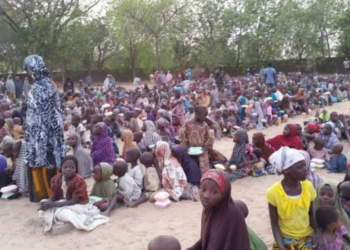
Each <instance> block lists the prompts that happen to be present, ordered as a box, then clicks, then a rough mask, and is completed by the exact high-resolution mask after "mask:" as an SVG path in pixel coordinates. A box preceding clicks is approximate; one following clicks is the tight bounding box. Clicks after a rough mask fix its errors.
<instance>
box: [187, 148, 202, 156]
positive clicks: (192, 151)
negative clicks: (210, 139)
mask: <svg viewBox="0 0 350 250" xmlns="http://www.w3.org/2000/svg"><path fill="white" fill-rule="evenodd" d="M188 154H189V155H201V154H203V148H202V147H191V148H189V149H188Z"/></svg>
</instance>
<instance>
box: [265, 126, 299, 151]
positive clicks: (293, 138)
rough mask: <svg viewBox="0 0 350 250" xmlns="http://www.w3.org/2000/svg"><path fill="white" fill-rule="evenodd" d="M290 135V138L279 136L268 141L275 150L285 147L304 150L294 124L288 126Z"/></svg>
mask: <svg viewBox="0 0 350 250" xmlns="http://www.w3.org/2000/svg"><path fill="white" fill-rule="evenodd" d="M286 126H289V130H290V134H289V135H288V136H284V135H283V134H282V135H277V136H276V137H274V138H271V139H269V140H267V142H268V143H270V144H271V146H272V147H273V148H275V150H279V149H280V148H281V147H283V146H288V147H290V148H294V149H299V150H303V143H302V141H301V139H300V137H299V135H298V128H297V126H295V125H294V124H288V125H286Z"/></svg>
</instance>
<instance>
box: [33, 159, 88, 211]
mask: <svg viewBox="0 0 350 250" xmlns="http://www.w3.org/2000/svg"><path fill="white" fill-rule="evenodd" d="M77 173H78V161H77V159H76V158H75V157H74V156H67V157H65V158H64V159H63V160H62V173H61V174H58V175H56V176H55V177H53V178H52V179H51V197H50V198H49V199H45V200H42V201H40V205H39V209H40V210H43V211H46V210H47V209H49V208H54V207H65V206H73V205H76V204H82V205H84V204H87V203H89V197H88V194H87V190H86V189H87V186H86V183H85V180H84V178H83V177H81V176H80V175H79V174H77ZM62 199H64V200H65V201H60V200H62ZM59 201H60V202H59Z"/></svg>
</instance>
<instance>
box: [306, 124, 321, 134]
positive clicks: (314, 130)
mask: <svg viewBox="0 0 350 250" xmlns="http://www.w3.org/2000/svg"><path fill="white" fill-rule="evenodd" d="M307 125H308V126H309V127H310V128H311V130H312V133H319V132H320V130H321V126H320V125H319V124H316V123H308V124H307Z"/></svg>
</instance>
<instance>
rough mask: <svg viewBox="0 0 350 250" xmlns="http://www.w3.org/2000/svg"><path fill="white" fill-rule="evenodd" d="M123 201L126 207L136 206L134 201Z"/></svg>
mask: <svg viewBox="0 0 350 250" xmlns="http://www.w3.org/2000/svg"><path fill="white" fill-rule="evenodd" d="M124 203H125V204H126V206H127V207H131V208H135V207H137V205H136V202H132V201H127V200H125V199H124Z"/></svg>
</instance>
